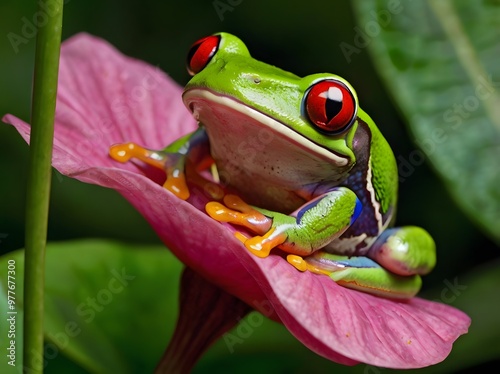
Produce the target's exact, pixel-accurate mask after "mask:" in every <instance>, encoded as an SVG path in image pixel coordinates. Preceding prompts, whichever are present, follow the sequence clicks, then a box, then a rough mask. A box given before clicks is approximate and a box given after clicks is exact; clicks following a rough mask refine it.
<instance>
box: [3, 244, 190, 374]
mask: <svg viewBox="0 0 500 374" xmlns="http://www.w3.org/2000/svg"><path fill="white" fill-rule="evenodd" d="M12 259H13V260H15V261H16V273H17V274H16V278H17V284H16V290H17V293H16V298H17V301H18V304H17V305H16V307H17V308H18V310H19V311H22V303H21V300H22V297H23V295H22V287H23V285H22V279H23V272H24V266H23V252H22V251H16V252H14V253H9V254H7V255H5V256H3V257H2V258H0V276H1V280H2V282H4V280H5V279H6V270H7V261H8V260H12ZM181 270H182V264H181V263H180V262H179V261H178V260H177V259H175V257H174V256H173V255H172V254H171V253H170V252H169V251H167V250H166V249H165V247H163V246H154V247H153V246H138V245H135V246H132V245H124V244H120V243H116V242H109V241H100V240H83V241H73V242H61V243H51V244H49V245H48V247H47V258H46V280H45V319H44V322H45V323H44V331H45V337H46V345H45V350H44V359H45V364H46V366H45V371H46V372H49V373H50V372H53V371H52V370H51V362H52V361H53V360H54V361H55V359H56V358H57V357H58V356H59V354H60V353H61V352H62V353H63V354H64V355H66V356H67V357H69V358H70V359H72V360H74V361H75V362H76V363H78V365H80V366H81V367H82V368H85V369H86V370H87V371H89V372H92V373H110V372H114V373H138V372H152V371H153V369H154V367H155V365H156V363H157V362H158V361H159V359H160V358H161V355H162V353H163V351H164V349H165V347H166V346H167V343H168V342H169V340H170V337H171V335H172V333H173V328H174V326H175V321H176V315H177V298H178V288H179V276H180V273H181ZM2 291H3V292H2V298H1V299H0V300H1V303H2V304H3V303H5V286H4V283H2ZM20 318H21V317H20ZM20 321H21V320H18V323H17V328H18V329H19V328H20V327H21V322H20ZM0 327H1V328H0V331H1V332H2V342H3V341H4V340H3V336H5V335H4V331H5V328H6V325H5V323H4V321H3V320H2V321H0ZM17 338H18V342H19V344H21V335H18V336H17ZM2 345H3V344H2ZM20 347H21V345H18V350H17V354H18V355H19V354H20V352H21V351H20ZM2 348H3V346H2ZM18 359H19V360H20V356H18ZM19 363H20V361H19ZM53 366H56V365H55V364H54V365H53Z"/></svg>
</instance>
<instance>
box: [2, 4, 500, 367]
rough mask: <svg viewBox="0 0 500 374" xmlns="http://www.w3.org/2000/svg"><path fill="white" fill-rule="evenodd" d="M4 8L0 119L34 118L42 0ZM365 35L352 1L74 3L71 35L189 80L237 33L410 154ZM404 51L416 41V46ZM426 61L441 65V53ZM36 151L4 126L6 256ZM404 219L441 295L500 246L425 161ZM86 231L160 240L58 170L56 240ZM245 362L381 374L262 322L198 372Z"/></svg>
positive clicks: (219, 347) (403, 207)
mask: <svg viewBox="0 0 500 374" xmlns="http://www.w3.org/2000/svg"><path fill="white" fill-rule="evenodd" d="M490 3H492V4H493V3H494V2H491V1H490ZM0 14H1V15H2V22H0V88H1V90H0V114H3V113H12V114H15V115H17V116H19V117H21V118H23V119H25V120H29V111H30V93H31V78H32V71H33V58H34V47H35V39H34V32H33V31H32V32H31V33H30V27H29V24H30V23H36V22H38V21H37V19H36V17H35V15H36V2H35V1H27V0H23V1H19V0H3V1H2V2H1V3H0ZM421 16H422V17H429V16H430V15H429V14H425V13H424V14H422V15H421ZM34 17H35V18H34ZM484 27H485V28H484V30H483V32H484V33H488V32H490V30H488V28H487V25H485V26H484ZM358 30H359V26H358V25H357V24H356V19H355V18H354V13H353V10H352V8H351V4H350V2H348V1H336V2H325V1H321V0H310V1H307V2H303V1H298V0H288V1H284V0H275V1H273V2H267V1H264V0H252V1H250V0H241V1H237V0H232V1H229V0H220V1H212V0H208V1H207V0H205V1H201V0H191V1H188V2H178V1H163V2H160V1H154V0H145V1H142V2H137V1H131V0H108V1H98V0H86V1H82V0H68V1H66V7H65V14H64V27H63V38H64V39H65V38H67V37H69V36H71V35H74V34H76V33H78V32H88V33H91V34H94V35H97V36H100V37H103V38H104V39H106V40H108V41H109V42H110V43H112V44H114V45H115V46H116V47H117V48H118V49H120V50H121V51H122V52H124V53H125V54H128V55H130V56H134V57H136V58H139V59H142V60H145V61H147V62H149V63H151V64H153V65H155V66H158V67H160V68H161V69H163V70H164V71H166V72H167V73H168V74H170V75H171V76H172V77H173V78H174V79H175V80H176V81H177V82H178V83H179V84H181V85H184V84H185V83H186V82H187V80H188V78H189V77H188V74H187V73H186V71H185V56H186V52H187V50H188V48H189V46H190V45H191V43H192V42H193V41H195V40H197V39H198V38H200V37H202V36H204V35H207V34H210V33H213V32H217V31H227V32H231V33H233V34H235V35H238V36H239V37H240V38H241V39H242V40H243V41H244V42H245V43H246V44H247V46H248V48H249V50H250V52H251V53H252V55H253V56H254V57H256V58H257V59H260V60H263V61H265V62H268V63H271V64H274V65H277V66H280V67H281V68H283V69H285V70H289V71H292V72H294V73H296V74H299V75H306V74H310V73H315V72H332V73H335V74H338V75H341V76H343V77H344V78H346V79H347V80H348V81H350V82H351V84H352V85H353V86H354V87H355V89H356V90H357V93H358V97H359V98H360V103H361V106H362V107H363V109H364V110H365V111H366V112H367V113H369V114H370V115H371V116H372V118H373V119H374V120H375V122H376V123H377V125H378V126H379V128H380V129H381V131H382V132H383V134H384V135H385V136H386V138H387V139H388V141H389V143H390V144H391V146H392V148H393V150H394V153H395V155H396V156H401V157H402V158H406V159H408V157H409V155H410V154H411V152H413V151H414V150H415V149H416V146H415V145H414V143H413V142H412V138H411V136H410V135H409V132H408V131H407V130H406V127H405V123H404V122H403V119H402V117H401V116H400V114H399V113H398V111H397V110H396V109H395V105H394V104H393V103H392V101H391V100H390V98H389V95H388V92H387V90H386V88H385V86H384V85H383V83H382V81H381V79H380V78H379V76H378V74H377V73H376V71H375V69H374V66H373V63H372V61H371V59H370V55H369V54H368V51H367V49H366V48H365V47H363V48H359V51H358V52H356V53H354V54H351V55H349V56H348V55H347V54H346V52H345V50H343V49H342V47H341V45H342V43H349V44H351V45H355V38H356V36H357V35H358V33H359V31H358ZM13 34H16V35H17V36H20V37H22V38H23V42H22V43H21V44H16V43H15V42H13V38H14V36H13ZM409 37H410V35H409ZM17 40H19V39H17ZM406 48H408V49H411V48H413V46H412V44H411V43H408V45H406ZM429 60H430V63H432V56H429ZM27 156H28V147H27V146H26V144H25V143H24V142H23V141H22V140H21V138H20V137H19V136H18V135H17V133H16V132H15V131H14V129H12V128H10V127H9V126H6V125H5V126H0V175H1V177H2V178H1V181H2V183H0V201H1V210H0V253H6V252H9V251H12V250H14V249H17V248H20V247H23V231H24V215H25V212H24V195H25V182H26V166H27ZM464 198H467V197H466V196H464ZM397 223H398V224H399V225H407V224H414V225H419V226H422V227H424V228H426V229H427V230H428V231H429V232H430V233H431V234H432V235H433V236H434V238H435V239H436V243H437V247H438V265H437V267H436V269H435V271H434V272H433V273H432V274H431V275H429V276H427V277H426V278H425V279H424V291H428V292H434V295H436V296H435V297H437V298H439V294H440V290H442V289H444V288H445V287H446V286H445V283H444V282H445V280H448V279H449V280H453V279H454V278H456V277H458V278H459V279H462V277H464V279H470V278H467V276H466V275H465V274H466V273H467V272H468V271H469V270H471V269H473V268H478V267H479V269H481V268H480V266H481V265H483V264H485V263H488V262H491V261H492V260H494V259H495V258H497V257H498V248H497V247H496V246H495V244H494V243H493V242H492V241H491V240H489V239H488V238H487V237H486V236H485V235H484V234H483V233H482V232H481V231H480V230H479V229H478V228H477V227H476V226H475V225H474V223H473V222H472V221H471V220H470V219H469V218H467V217H466V216H465V215H464V214H463V213H462V211H461V210H460V209H459V208H458V207H457V206H456V205H455V203H454V201H452V199H451V198H450V196H449V194H448V192H447V190H446V189H445V188H444V186H443V184H442V182H441V181H440V180H439V179H438V178H437V177H436V175H435V174H434V172H433V171H432V170H431V169H430V168H429V166H428V165H427V163H424V164H422V165H418V166H415V168H414V170H413V171H412V173H411V175H410V176H409V177H407V178H405V180H404V182H403V183H401V185H400V202H399V207H398V222H397ZM89 237H90V238H92V237H105V238H112V239H118V240H122V241H125V242H135V243H148V244H151V243H159V240H158V239H157V238H156V236H155V234H154V233H153V231H152V229H151V228H150V227H149V226H148V225H147V224H146V223H145V222H144V220H143V219H142V217H140V215H139V214H138V213H137V212H135V210H134V209H133V208H132V207H130V206H129V204H128V203H126V202H125V201H124V200H123V199H122V198H121V197H120V196H119V195H118V194H117V193H116V192H114V191H109V190H104V189H102V188H98V187H96V186H91V185H86V184H83V183H80V182H77V181H75V180H71V179H69V178H66V177H62V176H61V175H60V174H58V173H57V172H54V178H53V191H52V200H51V215H50V222H49V240H50V241H58V240H65V239H74V238H89ZM476 274H477V275H478V276H480V275H481V274H482V272H481V271H476ZM471 284H472V280H471ZM431 290H434V291H431ZM483 290H484V291H483ZM474 292H476V293H477V294H478V295H477V298H479V299H481V300H487V301H488V300H489V299H491V298H492V295H491V294H490V293H491V288H487V287H485V288H481V287H476V288H474ZM481 293H483V294H481ZM459 300H460V298H459ZM465 300H469V299H468V298H466V297H465V296H464V302H462V303H460V307H461V308H462V309H463V310H464V311H466V312H469V313H470V312H471V311H472V310H473V309H474V306H475V304H476V303H474V301H473V300H474V299H473V298H471V299H470V300H471V303H470V304H467V303H466V302H465ZM457 305H458V304H457ZM172 308H175V306H172ZM481 310H483V311H484V312H485V313H486V312H487V311H488V310H490V314H491V313H492V312H491V310H492V311H494V310H495V309H493V305H492V307H491V308H488V304H487V305H486V306H485V307H483V308H482V309H481ZM480 318H481V317H480ZM485 318H486V317H485ZM271 325H272V326H274V325H275V324H271ZM473 327H474V321H473ZM471 331H473V330H471ZM273 334H277V335H279V336H278V337H277V340H276V341H277V342H279V343H278V344H283V345H284V346H286V347H287V349H289V350H290V354H289V355H286V354H285V353H283V352H282V353H280V354H277V353H276V352H275V355H273V356H270V355H269V354H266V352H265V348H264V349H261V347H265V344H263V342H264V341H267V340H269V339H271V338H272V337H273ZM478 334H479V335H475V336H474V338H475V340H474V341H477V342H481V335H480V334H481V332H478ZM259 339H260V340H259ZM465 339H467V336H466V337H463V338H460V339H459V340H458V342H457V343H456V345H457V346H459V345H460V344H461V341H462V340H465ZM493 341H494V339H493ZM496 341H498V339H496ZM464 344H465V343H464ZM497 345H498V343H497ZM474 348H475V349H477V350H478V352H479V351H480V350H482V347H481V344H477V345H474V346H473V348H472V349H474ZM244 357H247V359H246V360H245V359H244ZM485 359H488V360H491V359H492V357H491V356H490V357H488V358H485ZM237 362H245V365H247V364H248V365H253V367H254V368H255V370H259V371H261V372H291V369H290V367H291V366H293V367H294V368H295V369H294V370H297V368H300V367H302V368H304V367H310V366H309V365H315V366H316V367H317V368H318V369H317V370H316V371H314V372H317V373H320V372H331V371H337V372H339V371H341V370H342V371H344V372H358V373H361V372H373V373H376V372H378V371H374V370H375V369H376V368H375V369H374V368H370V369H369V370H368V371H367V367H366V366H363V365H361V366H358V367H356V368H353V369H349V368H341V367H339V366H338V365H335V364H332V363H329V362H326V360H323V359H321V358H319V357H316V356H315V355H314V354H312V353H310V352H309V351H307V349H306V348H304V347H302V346H301V345H300V343H298V342H296V341H295V340H294V339H293V338H291V337H290V336H289V334H288V333H287V332H286V330H284V329H283V328H282V326H277V327H276V328H271V327H270V328H267V325H266V327H265V328H262V329H257V331H256V333H255V334H254V335H252V336H251V337H250V338H249V339H248V340H246V341H245V343H244V344H242V345H241V347H238V348H237V349H236V353H235V354H234V355H229V354H228V351H227V347H225V346H224V343H223V342H219V343H217V344H216V345H215V346H214V348H213V349H212V350H211V351H210V352H209V353H208V354H207V357H206V358H205V359H204V360H202V362H200V367H199V369H198V371H197V372H206V370H208V369H209V368H211V367H217V368H218V369H219V372H231V368H233V369H234V368H235V366H234V365H235V363H237ZM276 362H278V363H276ZM222 363H225V364H226V365H227V367H228V369H227V371H224V370H223V369H221V367H220V365H221V364H222ZM474 363H475V364H479V362H474ZM61 365H63V364H61ZM204 365H205V366H204ZM231 365H232V366H231ZM248 367H250V366H248ZM266 368H268V370H267V371H266ZM376 370H378V369H376ZM381 370H383V369H381ZM443 370H444V369H443ZM379 371H380V370H379ZM383 371H384V372H385V371H389V370H383ZM233 372H234V371H233ZM311 372H312V371H311Z"/></svg>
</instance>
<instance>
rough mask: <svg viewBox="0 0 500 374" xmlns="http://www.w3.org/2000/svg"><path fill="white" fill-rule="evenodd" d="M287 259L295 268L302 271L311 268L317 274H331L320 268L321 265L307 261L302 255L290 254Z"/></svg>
mask: <svg viewBox="0 0 500 374" xmlns="http://www.w3.org/2000/svg"><path fill="white" fill-rule="evenodd" d="M286 260H287V261H288V263H289V264H290V265H292V266H293V267H294V268H295V269H297V270H299V271H302V272H304V271H306V270H309V271H310V272H312V273H315V274H325V275H328V274H330V273H329V272H328V271H326V270H323V269H320V268H319V267H317V266H315V265H313V264H311V263H309V262H307V260H304V259H303V258H302V257H301V256H297V255H288V256H286Z"/></svg>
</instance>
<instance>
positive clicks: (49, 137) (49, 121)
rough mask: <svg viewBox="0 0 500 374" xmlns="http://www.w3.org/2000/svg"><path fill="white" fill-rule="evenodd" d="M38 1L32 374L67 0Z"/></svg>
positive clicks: (30, 230) (29, 229)
mask: <svg viewBox="0 0 500 374" xmlns="http://www.w3.org/2000/svg"><path fill="white" fill-rule="evenodd" d="M37 3H38V12H39V13H43V14H45V16H46V18H45V21H44V22H40V24H39V25H38V34H37V40H36V53H35V72H34V81H33V101H32V108H31V140H30V146H31V148H30V149H31V151H30V162H29V169H28V191H27V196H26V238H25V240H26V244H25V246H26V251H25V259H24V262H25V275H24V347H23V356H24V363H23V366H24V370H25V372H29V373H42V372H43V302H44V283H45V282H44V281H45V246H46V242H47V220H48V211H49V197H50V179H51V161H52V142H53V137H54V117H55V107H56V96H57V76H58V71H59V54H60V48H61V29H62V10H63V0H45V1H44V0H41V1H37Z"/></svg>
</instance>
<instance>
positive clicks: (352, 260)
mask: <svg viewBox="0 0 500 374" xmlns="http://www.w3.org/2000/svg"><path fill="white" fill-rule="evenodd" d="M287 261H288V262H289V263H290V264H292V265H293V266H295V267H296V268H297V269H298V270H300V271H305V270H309V271H311V272H313V273H317V274H324V275H327V276H328V277H330V278H331V279H332V280H334V281H335V282H336V283H338V284H339V285H341V286H343V287H347V288H352V289H356V290H358V291H363V292H366V293H370V294H373V295H377V296H382V297H386V298H395V299H409V298H412V297H413V296H415V295H416V294H417V292H418V291H419V290H420V287H421V285H422V280H421V278H420V276H418V275H413V276H400V275H396V274H393V273H391V272H390V271H388V270H386V269H384V268H383V267H381V266H380V265H379V264H377V263H376V262H375V261H373V260H371V259H370V258H368V257H364V256H359V257H347V256H340V255H334V254H331V253H327V252H324V251H322V250H320V251H317V252H315V253H313V254H312V255H310V256H307V257H304V258H302V257H300V256H296V255H288V256H287Z"/></svg>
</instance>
